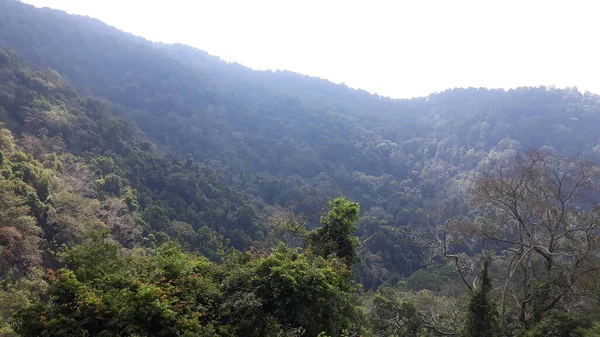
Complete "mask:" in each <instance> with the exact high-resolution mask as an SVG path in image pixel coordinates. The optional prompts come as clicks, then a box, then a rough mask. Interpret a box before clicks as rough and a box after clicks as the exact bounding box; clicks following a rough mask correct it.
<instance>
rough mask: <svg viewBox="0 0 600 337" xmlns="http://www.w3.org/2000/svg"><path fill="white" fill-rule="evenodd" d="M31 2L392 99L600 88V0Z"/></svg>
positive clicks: (260, 66) (230, 58) (246, 62)
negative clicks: (482, 90) (471, 90)
mask: <svg viewBox="0 0 600 337" xmlns="http://www.w3.org/2000/svg"><path fill="white" fill-rule="evenodd" d="M25 2H28V3H31V4H34V5H36V6H45V7H52V8H59V9H62V10H65V11H67V12H69V13H76V14H83V15H88V16H91V17H95V18H98V19H101V20H102V21H104V22H106V23H108V24H109V25H112V26H115V27H117V28H119V29H122V30H125V31H127V32H131V33H133V34H135V35H141V36H143V37H145V38H147V39H150V40H153V41H163V42H180V43H184V44H188V45H191V46H194V47H197V48H200V49H203V50H206V51H208V52H209V53H211V54H214V55H217V56H220V57H221V58H223V59H225V60H228V61H235V62H239V63H241V64H244V65H247V66H250V67H252V68H255V69H287V70H292V71H296V72H300V73H304V74H308V75H312V76H318V77H323V78H327V79H329V80H331V81H334V82H338V83H339V82H343V83H346V84H347V85H349V86H351V87H355V88H362V89H365V90H368V91H371V92H376V93H379V94H381V95H385V96H392V97H412V96H423V95H427V94H429V93H431V92H435V91H441V90H444V89H447V88H452V87H468V86H477V87H478V86H485V87H503V88H510V87H517V86H535V85H556V86H557V87H565V86H577V87H578V88H579V89H580V90H581V91H583V90H590V91H593V92H595V93H600V45H599V44H598V38H599V37H598V33H600V19H599V18H598V17H599V14H600V2H597V1H577V0H575V1H574V0H569V1H552V0H544V1H534V0H518V1H512V0H509V1H507V0H502V1H500V0H499V1H486V0H474V1H466V0H452V1H450V0H440V1H431V0H413V1H400V0H396V1H379V0H370V1H349V0H345V1H337V0H302V1H300V0H298V1H286V0H271V1H267V0H252V1H249V0H212V1H204V0H169V1H162V0H26V1H25ZM597 3H598V4H597Z"/></svg>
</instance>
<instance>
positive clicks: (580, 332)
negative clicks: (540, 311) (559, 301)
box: [524, 311, 597, 337]
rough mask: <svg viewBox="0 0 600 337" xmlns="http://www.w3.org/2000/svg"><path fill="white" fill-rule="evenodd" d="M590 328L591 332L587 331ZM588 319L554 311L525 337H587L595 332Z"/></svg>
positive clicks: (530, 329)
mask: <svg viewBox="0 0 600 337" xmlns="http://www.w3.org/2000/svg"><path fill="white" fill-rule="evenodd" d="M588 328H590V330H587V331H586V329H588ZM593 331H594V330H593V328H591V322H590V320H589V319H588V318H585V317H581V316H580V315H577V314H571V313H567V312H560V311H553V312H552V313H551V314H550V315H547V316H546V317H544V318H543V319H542V320H541V321H540V322H538V323H537V324H535V325H534V326H532V327H531V328H529V329H528V330H527V332H526V333H525V335H524V336H525V337H587V336H588V335H589V336H597V335H594V334H592V335H590V334H591V333H592V332H593Z"/></svg>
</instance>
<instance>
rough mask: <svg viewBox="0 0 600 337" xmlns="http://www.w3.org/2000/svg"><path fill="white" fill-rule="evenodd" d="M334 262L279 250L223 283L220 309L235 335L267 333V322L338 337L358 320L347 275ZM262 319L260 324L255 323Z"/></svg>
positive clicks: (312, 334)
mask: <svg viewBox="0 0 600 337" xmlns="http://www.w3.org/2000/svg"><path fill="white" fill-rule="evenodd" d="M348 274H350V271H349V270H348V269H347V267H346V266H345V265H344V264H341V263H339V262H337V261H335V260H325V259H324V258H322V257H315V256H311V255H307V254H299V253H297V252H296V251H295V250H293V249H289V248H286V247H284V246H280V247H278V248H277V250H276V251H275V252H274V253H273V254H271V255H270V256H268V257H266V258H264V259H258V260H254V261H251V262H249V263H245V264H243V265H242V266H239V267H238V268H236V270H234V271H233V272H232V273H231V275H230V276H229V277H227V278H226V279H225V280H224V288H223V289H224V290H223V291H224V294H225V296H226V297H227V298H228V299H227V300H226V301H225V303H224V306H225V308H226V310H227V311H228V312H229V317H230V318H229V320H230V322H231V324H232V325H235V326H238V327H239V328H238V330H237V331H238V332H237V334H238V335H243V336H266V335H270V334H271V333H272V332H270V329H273V326H272V325H270V324H269V322H277V323H278V324H280V325H282V326H286V327H288V326H289V327H291V328H302V329H304V330H305V331H306V335H308V336H316V335H318V334H319V333H320V332H322V331H326V332H327V334H328V335H330V336H341V334H342V331H343V330H344V329H347V328H351V327H357V326H359V324H360V322H361V321H362V318H361V314H360V311H359V310H358V309H357V307H356V305H357V302H356V300H355V298H354V296H353V295H352V293H351V292H352V287H351V284H349V283H348V278H347V275H348ZM260 320H264V322H265V323H264V324H256V322H258V321H260Z"/></svg>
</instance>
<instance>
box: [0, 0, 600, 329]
mask: <svg viewBox="0 0 600 337" xmlns="http://www.w3.org/2000/svg"><path fill="white" fill-rule="evenodd" d="M0 13H1V14H0V123H1V124H0V257H2V261H0V277H1V279H2V281H0V286H1V287H2V290H1V291H0V303H2V302H3V301H4V302H5V303H9V304H8V305H2V304H0V318H1V319H2V321H1V322H0V323H1V324H2V325H0V336H5V335H6V336H14V334H15V333H16V332H15V331H17V332H18V333H19V334H20V335H23V336H62V335H64V336H74V335H86V334H87V335H89V336H179V335H185V336H316V335H318V334H319V333H321V332H325V333H327V336H359V335H365V336H367V335H376V336H417V335H422V336H437V335H440V334H442V335H444V334H447V335H448V334H449V335H452V334H455V335H456V334H461V335H465V336H476V334H473V331H476V330H481V331H485V332H486V334H484V335H481V336H493V335H494V334H497V335H498V336H554V335H551V334H550V335H549V334H548V333H549V332H548V331H563V332H564V331H567V332H565V333H572V334H570V335H569V334H560V333H557V334H556V336H588V335H589V336H594V334H593V333H594V332H593V331H594V330H593V321H596V320H598V319H600V317H598V316H599V315H600V310H597V305H598V303H595V302H593V300H592V299H593V298H598V297H594V296H600V288H598V286H597V285H594V282H593V277H594V276H597V275H596V274H595V270H596V269H595V268H596V265H597V262H598V261H597V256H596V255H594V254H595V252H596V244H597V243H598V242H597V241H598V239H597V235H596V234H594V233H596V232H594V231H595V230H596V227H595V225H594V224H595V222H594V221H595V219H597V218H596V217H597V216H599V215H598V214H596V211H595V206H596V205H597V204H598V197H597V196H598V195H600V194H599V193H596V192H594V191H596V188H597V186H595V185H594V184H592V182H594V179H595V177H596V173H597V169H596V168H595V166H594V165H593V164H592V163H599V162H600V133H599V132H598V127H599V126H600V97H599V96H597V95H594V94H591V93H580V92H579V91H578V90H577V89H575V88H569V89H556V88H548V87H530V88H519V89H514V90H489V89H481V88H480V89H475V88H469V89H452V90H447V91H445V92H442V93H436V94H431V95H429V96H428V97H423V98H414V99H403V100H396V99H390V98H386V97H381V96H377V95H372V94H369V93H367V92H365V91H362V90H355V89H351V88H348V87H346V86H344V85H337V84H333V83H331V82H328V81H326V80H323V79H317V78H313V77H309V76H305V75H301V74H297V73H292V72H288V71H275V72H273V71H254V70H251V69H249V68H246V67H244V66H242V65H239V64H235V63H227V62H224V61H222V60H220V59H219V58H217V57H214V56H211V55H209V54H208V53H206V52H204V51H201V50H198V49H195V48H192V47H188V46H185V45H178V44H174V45H173V44H157V43H152V42H150V41H147V40H144V39H143V38H140V37H135V36H132V35H130V34H127V33H124V32H122V31H119V30H118V29H116V28H113V27H110V26H107V25H105V24H104V23H102V22H100V21H98V20H95V19H91V18H88V17H82V16H75V15H69V14H67V13H65V12H61V11H57V10H51V9H47V8H44V9H38V8H35V7H33V6H30V5H26V4H23V3H21V2H18V1H14V0H0ZM531 151H534V152H531ZM527 153H529V154H527ZM515 182H521V183H516V184H513V183H515ZM507 191H508V192H511V193H512V194H511V193H508V192H507ZM583 192H585V193H583ZM341 195H344V196H347V197H348V198H349V199H351V200H354V201H356V202H358V203H359V204H360V209H361V210H362V212H361V213H360V216H359V214H358V205H356V214H354V210H355V209H354V206H353V205H354V203H352V202H350V201H348V200H347V199H339V198H338V199H334V198H336V197H339V196H341ZM524 196H527V197H526V198H525V197H524ZM511 198H513V199H511ZM544 198H545V199H544ZM332 199H333V200H338V203H337V204H336V203H335V202H333V201H332V202H330V203H329V204H328V203H327V201H329V200H332ZM340 200H343V201H344V202H343V203H342V202H341V201H340ZM584 201H585V202H586V207H584V208H581V207H576V206H580V205H583V203H584ZM557 205H559V206H560V207H558V206H557ZM557 207H558V208H557ZM332 210H333V211H332ZM542 210H543V212H542ZM544 212H546V213H544ZM354 215H356V217H354ZM515 224H517V225H519V226H516V227H515V226H514V225H515ZM540 224H549V225H547V226H545V227H544V228H540V227H539V226H540ZM528 226H530V227H528ZM586 226H587V227H586ZM516 237H519V238H521V239H523V238H528V240H530V241H523V240H524V239H523V240H521V241H519V240H517V239H515V238H516ZM280 242H283V244H282V245H279V243H280ZM581 243H585V244H586V245H587V246H585V247H584V246H581ZM286 246H287V247H286ZM586 247H587V248H586ZM297 249H300V250H297ZM237 250H239V251H241V252H244V253H240V252H238V251H237ZM94 255H97V256H96V257H94V259H96V260H94V259H92V257H91V256H94ZM200 255H201V256H202V257H199V256H200ZM86 259H90V261H95V262H94V263H96V264H97V266H93V265H90V264H89V263H87V262H86ZM359 261H360V262H359ZM61 268H63V269H61ZM64 268H66V269H64ZM102 268H105V269H102ZM109 271H110V272H109ZM544 273H547V275H545V276H544V277H543V278H544V281H540V280H541V279H542V277H541V276H539V277H537V276H538V275H542V274H544ZM484 275H487V276H486V277H484ZM200 276H202V279H200ZM532 278H533V279H532ZM485 280H487V281H485ZM545 280H552V281H547V282H546V281H545ZM488 281H489V282H488ZM270 282H272V283H270ZM355 282H356V283H355ZM488 283H489V284H488ZM319 287H321V288H319ZM194 289H197V290H194ZM315 289H321V290H322V292H319V291H316V290H315ZM366 290H372V292H363V291H366ZM125 293H127V294H126V295H123V294H125ZM312 293H315V295H314V297H311V296H312V295H311V294H312ZM274 294H279V295H277V296H280V298H277V296H276V295H274ZM358 295H360V296H358ZM69 296H71V297H69ZM163 296H166V297H164V298H163ZM294 296H297V297H298V298H297V299H298V302H294V303H291V302H289V303H288V302H286V301H287V299H289V298H292V297H294ZM121 297H122V298H123V301H122V302H120V301H119V300H118V299H119V298H121ZM271 297H273V298H271ZM329 297H331V299H329ZM582 298H585V300H583V299H582ZM326 300H327V301H326ZM329 300H330V301H329ZM61 301H63V302H61ZM302 301H305V302H302ZM323 301H325V302H323ZM469 301H470V302H469ZM511 301H512V302H511ZM519 301H520V302H519ZM315 303H320V304H319V305H318V306H317V307H316V309H315V310H316V311H311V310H312V309H310V308H311V305H313V304H314V305H316V304H315ZM30 304H31V305H30ZM132 307H135V308H137V309H139V311H136V310H137V309H136V310H130V309H131V308H132ZM23 308H27V309H23ZM57 308H65V309H64V310H65V311H61V310H62V309H57ZM434 308H438V309H439V310H437V311H435V310H434ZM457 308H458V309H457ZM481 308H483V309H481ZM19 310H20V311H19ZM95 310H97V311H95ZM115 310H117V311H119V312H120V313H121V314H123V315H122V316H119V315H117V314H115ZM128 310H130V311H128ZM15 312H19V314H18V315H17V316H15V317H18V319H9V317H11V316H13V314H14V313H15ZM178 312H180V314H177V313H178ZM477 312H479V313H483V314H482V315H483V316H481V317H480V316H476V315H475V313H477ZM566 312H568V314H566ZM325 313H330V316H327V315H329V314H325ZM78 315H79V316H78ZM318 315H325V316H327V317H323V320H321V321H318V320H317V318H316V316H318ZM61 317H62V318H61ZM263 317H267V318H268V322H267V323H265V325H264V326H262V327H261V328H260V329H259V328H257V327H256V325H259V324H258V323H257V322H259V321H260V319H262V318H263ZM62 319H64V321H62ZM40 320H41V321H40ZM134 321H135V322H142V321H143V322H147V323H148V324H147V325H144V324H145V323H144V324H141V323H140V325H139V326H138V325H135V324H133V323H132V326H134V327H132V330H131V331H126V330H123V329H124V327H125V326H126V325H127V324H129V323H131V322H134ZM33 322H37V323H35V324H34V323H33ZM48 322H49V323H48ZM501 322H505V323H502V324H501ZM10 324H12V325H10ZM63 324H64V325H63ZM86 324H87V325H86ZM70 325H72V326H74V327H75V328H74V330H69V329H67V328H66V327H67V326H70ZM478 327H479V328H478ZM52 329H55V330H52ZM64 329H66V330H64ZM561 329H562V330H561ZM569 329H571V330H569ZM156 331H162V332H163V334H156ZM507 331H509V332H510V333H508V334H507ZM561 333H562V332H561ZM575 333H577V334H575ZM320 336H325V335H320ZM477 336H479V335H477Z"/></svg>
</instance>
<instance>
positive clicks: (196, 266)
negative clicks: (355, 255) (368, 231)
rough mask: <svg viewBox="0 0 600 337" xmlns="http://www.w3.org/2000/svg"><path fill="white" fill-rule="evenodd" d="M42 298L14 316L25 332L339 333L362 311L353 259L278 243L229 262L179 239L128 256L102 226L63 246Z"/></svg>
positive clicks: (358, 319)
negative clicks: (350, 265)
mask: <svg viewBox="0 0 600 337" xmlns="http://www.w3.org/2000/svg"><path fill="white" fill-rule="evenodd" d="M62 257H63V259H64V260H65V262H66V265H67V266H68V267H70V268H73V270H70V269H62V270H59V271H58V272H56V273H55V274H53V275H51V276H50V288H49V290H48V293H47V296H43V297H42V300H41V301H39V302H37V303H33V304H31V305H29V306H27V307H26V308H24V309H21V310H20V311H19V312H18V314H17V315H16V316H15V318H14V320H13V327H14V329H15V331H16V332H17V333H19V335H20V336H25V337H27V336H81V335H85V336H139V335H144V336H240V335H243V336H280V335H281V334H282V333H286V331H288V332H289V331H291V330H293V329H300V330H302V331H305V332H306V335H308V336H311V335H312V336H316V335H318V334H319V333H321V332H323V331H326V332H327V334H328V335H329V336H332V337H335V336H342V333H343V331H344V330H346V329H348V328H353V327H357V325H358V324H360V322H361V320H362V316H361V313H360V311H359V310H358V309H357V302H356V297H355V296H354V294H353V293H352V291H353V288H352V285H351V284H350V283H348V279H347V273H349V271H348V270H347V268H346V266H345V265H344V264H342V263H340V262H339V261H336V260H325V259H323V258H321V257H315V256H311V255H307V254H301V253H298V252H297V251H296V250H293V249H290V248H287V247H283V246H282V247H279V248H278V249H277V250H276V251H275V252H274V253H273V254H271V255H270V256H266V257H261V258H251V259H242V260H239V259H231V260H229V262H227V263H226V264H224V265H222V266H218V265H216V264H214V263H213V262H210V261H209V260H207V259H206V258H203V257H198V256H194V255H191V254H188V253H185V252H184V251H183V250H182V249H181V247H180V246H179V245H177V244H174V243H167V244H164V245H162V246H161V247H159V248H158V249H157V250H156V252H155V254H154V255H152V256H130V257H126V256H125V255H123V252H122V251H121V250H119V249H118V246H116V245H114V244H110V243H106V242H105V241H104V239H103V238H102V237H100V236H96V237H94V238H92V239H91V240H90V241H89V242H88V243H86V244H85V245H82V246H79V247H76V248H73V249H70V250H68V251H67V252H65V253H64V254H63V255H62Z"/></svg>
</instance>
